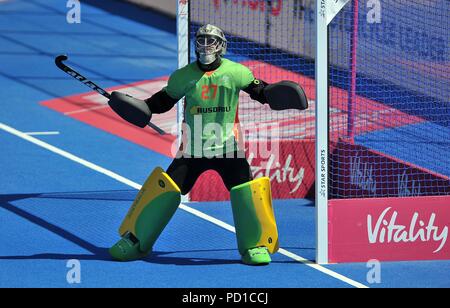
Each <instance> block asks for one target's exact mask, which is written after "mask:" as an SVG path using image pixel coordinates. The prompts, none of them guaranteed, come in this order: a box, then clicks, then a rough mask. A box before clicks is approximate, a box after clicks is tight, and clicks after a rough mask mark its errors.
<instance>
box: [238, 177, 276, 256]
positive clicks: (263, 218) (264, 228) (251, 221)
mask: <svg viewBox="0 0 450 308" xmlns="http://www.w3.org/2000/svg"><path fill="white" fill-rule="evenodd" d="M230 198H231V206H232V209H233V217H234V224H235V226H236V237H237V242H238V248H239V252H240V254H241V255H244V254H245V252H246V251H247V250H249V249H251V248H255V247H260V246H265V247H267V249H268V251H269V253H275V252H277V251H278V247H279V245H278V231H277V225H276V221H275V215H274V213H273V208H272V194H271V190H270V180H269V178H268V177H263V178H259V179H256V180H253V181H250V182H247V183H244V184H241V185H238V186H235V187H233V188H232V189H231V191H230Z"/></svg>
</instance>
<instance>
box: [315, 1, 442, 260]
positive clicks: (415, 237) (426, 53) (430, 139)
mask: <svg viewBox="0 0 450 308" xmlns="http://www.w3.org/2000/svg"><path fill="white" fill-rule="evenodd" d="M323 2H324V3H325V4H326V5H327V7H325V12H326V13H327V14H328V15H327V16H326V19H327V20H328V22H329V23H328V25H327V26H326V27H324V28H323V29H322V30H318V41H320V39H321V38H322V39H325V40H327V42H328V43H325V44H326V45H327V46H326V47H327V53H328V56H327V57H324V56H321V57H320V58H319V57H318V59H317V61H318V65H322V66H326V70H327V73H326V80H325V82H326V88H325V89H327V90H326V91H327V94H328V97H327V102H323V105H320V106H328V109H327V110H328V115H327V121H323V123H322V124H321V125H322V126H323V127H322V128H320V130H321V134H319V135H318V139H320V138H323V137H324V135H325V132H327V133H328V136H326V137H328V149H327V150H328V153H327V158H328V159H327V161H326V162H327V169H328V181H327V183H326V185H327V186H328V188H327V193H328V194H327V196H325V197H326V198H323V200H322V201H325V202H326V212H321V215H322V219H327V221H328V222H329V224H327V227H326V230H325V229H324V230H323V232H322V233H321V236H322V238H321V239H320V238H319V241H320V240H324V239H326V238H327V237H328V239H327V240H325V242H327V243H328V248H329V251H328V253H327V254H325V255H322V257H321V258H322V260H326V259H328V261H331V262H339V261H367V260H369V259H371V258H375V259H380V260H411V259H447V258H449V257H450V247H449V244H447V242H446V236H445V239H444V235H445V232H446V230H448V226H449V223H450V215H449V214H450V213H449V210H448V207H449V206H450V197H449V196H450V49H449V43H450V36H449V29H450V27H449V26H450V2H449V1H443V0H437V1H423V0H385V1H374V0H350V1H341V2H342V3H344V2H347V3H346V5H345V6H344V7H343V8H342V10H340V11H339V13H338V14H337V15H336V16H335V17H334V18H333V19H332V21H330V20H331V18H332V15H331V14H332V13H330V12H332V11H333V10H332V7H331V6H333V5H334V3H333V2H336V1H328V2H327V1H323ZM319 10H320V8H319ZM320 18H321V17H320V15H319V20H320ZM322 21H323V19H322ZM318 27H320V25H318ZM319 61H320V64H319ZM318 83H323V78H322V79H321V80H319V79H318ZM319 108H320V107H319ZM325 122H327V123H325ZM326 199H328V200H326ZM323 205H324V204H322V206H323ZM324 208H325V207H322V209H324ZM319 211H320V210H319ZM324 217H326V218H324ZM319 219H320V218H319ZM433 228H434V229H433ZM431 229H433V230H436V232H435V233H433V234H432V232H431V231H430V230H431ZM438 230H439V231H438ZM440 232H441V233H440ZM442 232H444V233H442ZM438 234H441V235H442V236H443V237H442V238H441V239H440V240H439V239H438V238H439V236H438ZM325 249H326V248H325Z"/></svg>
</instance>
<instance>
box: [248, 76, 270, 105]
mask: <svg viewBox="0 0 450 308" xmlns="http://www.w3.org/2000/svg"><path fill="white" fill-rule="evenodd" d="M268 85H269V84H268V83H267V82H265V81H264V80H260V79H253V81H252V82H251V83H250V84H249V85H248V86H247V87H245V88H244V89H242V91H244V92H245V93H247V94H248V95H250V98H251V99H253V100H255V101H258V102H260V103H261V104H267V103H268V101H267V98H266V95H265V94H264V89H265V88H266V87H267V86H268Z"/></svg>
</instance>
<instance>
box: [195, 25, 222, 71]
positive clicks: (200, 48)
mask: <svg viewBox="0 0 450 308" xmlns="http://www.w3.org/2000/svg"><path fill="white" fill-rule="evenodd" d="M226 52H227V39H226V38H225V34H224V33H223V31H222V30H221V29H220V28H219V27H216V26H213V25H210V24H207V25H204V26H202V27H200V29H198V31H197V33H196V35H195V53H196V54H197V57H198V60H199V61H200V62H201V63H202V64H205V65H208V64H211V63H213V62H214V61H215V60H216V59H217V58H218V57H222V56H223V55H225V53H226Z"/></svg>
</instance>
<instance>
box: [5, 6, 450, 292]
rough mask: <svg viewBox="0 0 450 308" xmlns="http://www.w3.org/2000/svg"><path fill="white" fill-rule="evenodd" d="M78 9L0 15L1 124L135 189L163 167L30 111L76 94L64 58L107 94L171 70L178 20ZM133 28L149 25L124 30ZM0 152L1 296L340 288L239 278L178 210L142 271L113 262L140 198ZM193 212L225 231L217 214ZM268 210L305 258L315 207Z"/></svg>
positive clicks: (434, 271)
mask: <svg viewBox="0 0 450 308" xmlns="http://www.w3.org/2000/svg"><path fill="white" fill-rule="evenodd" d="M96 2H97V3H98V4H100V2H101V1H88V3H96ZM82 9H83V14H82V23H81V24H79V25H69V24H67V23H66V19H65V13H66V10H67V9H66V7H65V1H57V0H51V1H49V0H26V1H25V0H22V1H7V2H3V3H1V4H0V16H1V18H0V84H1V87H0V94H1V96H0V97H1V104H2V108H1V112H0V123H4V124H6V125H8V126H11V127H14V128H16V129H18V130H20V131H23V132H30V131H34V132H36V131H58V132H60V134H59V135H50V136H37V138H38V139H40V140H43V141H45V142H47V143H49V144H51V145H54V146H56V147H58V148H61V149H64V150H66V151H68V152H70V153H72V154H74V155H77V156H79V157H81V158H84V159H86V160H88V161H89V162H92V163H95V164H97V165H99V166H102V167H104V168H106V169H109V170H111V171H113V172H116V173H118V174H120V175H122V176H124V177H126V178H128V179H130V180H132V181H135V182H137V183H142V182H143V181H144V180H145V178H146V177H147V176H148V174H149V172H150V171H151V170H152V169H153V168H154V167H155V166H158V165H160V166H162V167H167V165H168V164H169V163H170V160H169V159H168V158H166V157H163V156H161V155H159V154H156V153H155V152H152V151H150V150H148V149H145V148H143V147H140V146H137V145H135V144H132V143H130V142H128V141H126V140H123V139H120V138H118V137H116V136H113V135H111V134H108V133H106V132H103V131H100V130H98V129H95V128H93V127H91V126H88V125H85V124H83V123H80V122H78V121H76V120H74V119H71V118H69V117H64V116H63V115H61V114H59V113H56V112H54V111H51V110H49V109H47V108H45V107H42V106H40V105H39V102H41V101H44V100H48V99H53V98H56V97H61V96H67V95H71V94H77V93H81V92H86V88H84V87H83V85H81V84H79V83H77V82H75V81H73V80H72V79H71V78H70V77H67V76H65V75H64V74H63V73H62V72H61V71H59V70H58V69H57V68H56V67H55V66H54V64H53V59H54V57H55V56H56V55H58V54H60V53H68V54H69V55H70V56H71V59H72V60H73V64H74V63H76V65H75V67H76V68H78V69H80V70H82V71H83V72H85V73H86V74H88V75H89V77H90V78H92V79H94V80H95V81H96V82H98V83H100V84H101V85H102V86H104V87H110V86H115V85H121V84H126V83H130V82H134V81H140V80H146V79H151V78H154V77H159V76H164V75H168V74H170V72H171V71H173V70H174V69H175V68H176V59H177V48H176V36H175V34H174V33H173V31H172V30H173V29H174V21H173V20H170V19H167V18H164V17H161V16H159V15H157V14H155V13H152V12H149V11H145V12H142V11H141V10H139V9H137V8H136V7H134V6H130V5H125V4H122V3H117V2H111V6H110V9H111V10H114V9H117V10H120V11H121V16H118V15H113V14H111V13H109V12H107V11H104V10H101V9H99V8H97V7H96V6H93V5H89V4H86V3H83V5H82ZM133 15H135V16H137V17H136V18H137V19H142V20H146V23H141V22H137V21H133V20H131V19H129V18H127V16H133ZM143 16H147V18H142V17H143ZM0 140H1V151H0V155H1V166H0V185H1V186H0V222H1V223H0V234H2V239H3V240H2V243H1V245H0V273H1V276H0V287H74V286H75V287H77V286H80V287H119V286H121V287H349V285H348V284H347V283H345V282H343V281H341V280H338V279H336V278H333V277H331V276H329V275H326V274H324V273H321V272H319V271H317V270H315V269H313V268H311V267H308V266H306V265H304V264H301V263H298V262H296V261H294V260H292V259H290V258H287V257H285V256H283V255H281V254H276V255H274V256H273V260H274V262H273V263H272V264H271V265H270V266H267V267H248V266H244V265H242V264H241V263H240V262H239V256H238V252H237V249H236V240H235V235H234V234H233V233H231V232H229V231H227V230H225V229H223V228H220V227H218V226H216V225H214V224H212V223H210V222H208V221H205V220H202V219H200V218H198V217H197V216H194V215H192V214H190V213H188V212H186V211H183V210H179V211H178V212H177V213H176V214H175V217H174V218H173V220H172V221H171V222H170V223H169V225H168V226H167V228H166V230H165V231H164V233H163V234H162V236H161V238H160V240H159V241H158V242H157V244H156V245H155V251H154V253H153V254H152V255H151V256H149V257H148V258H147V259H145V260H143V261H137V262H132V263H117V262H112V261H111V260H110V258H109V257H108V254H107V248H108V247H109V246H111V245H112V244H113V243H114V242H115V241H116V240H117V238H118V235H117V227H118V226H119V224H120V222H121V219H122V217H123V215H124V214H125V213H126V211H127V209H128V207H129V205H130V203H131V202H132V200H133V199H134V196H135V195H136V193H137V191H136V190H135V189H133V188H131V187H129V186H126V185H124V184H122V183H119V182H117V181H116V180H114V179H112V178H110V177H108V176H105V175H103V174H100V173H97V172H95V171H93V170H91V169H88V168H86V167H84V166H82V165H79V164H77V163H75V162H73V161H70V160H67V159H66V158H63V157H61V156H58V155H56V154H54V153H51V152H49V151H48V150H46V149H43V148H40V147H38V146H36V145H34V144H32V143H30V142H27V141H25V140H23V139H20V138H18V137H17V136H13V135H11V134H9V133H6V132H5V131H3V130H0ZM366 141H367V142H369V141H370V140H369V139H367V140H366ZM130 162H132V163H130ZM444 171H445V170H444ZM444 171H443V172H444ZM447 174H448V173H447ZM190 206H191V207H193V208H195V209H197V210H200V211H202V212H204V213H206V214H209V215H211V216H213V217H215V218H217V219H220V220H222V221H224V222H226V223H228V224H232V223H233V222H232V215H231V209H230V205H229V203H227V202H212V203H193V204H190ZM274 207H275V211H276V216H277V220H278V224H279V229H280V242H281V246H282V247H283V248H285V249H287V250H289V251H291V252H293V253H295V254H298V255H300V256H303V257H305V258H308V259H313V258H314V256H315V248H314V246H315V243H314V237H315V230H314V207H313V206H312V204H311V202H310V201H307V200H292V201H275V204H274ZM70 259H77V260H80V262H81V274H82V276H81V279H82V283H81V284H80V285H69V284H68V283H67V281H66V274H67V272H68V270H69V269H68V268H67V267H66V264H67V261H68V260H70ZM326 268H328V269H331V270H333V271H335V272H337V273H340V274H343V275H345V276H347V277H349V278H351V279H353V280H355V281H358V282H360V283H363V284H366V285H368V286H370V287H431V286H441V287H449V286H450V278H449V277H450V275H448V273H449V270H450V262H447V261H442V262H386V263H383V264H382V277H381V279H382V280H381V284H372V285H369V284H368V283H367V281H366V274H367V272H368V268H367V267H366V264H362V263H361V264H345V265H341V264H340V265H328V266H326Z"/></svg>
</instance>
